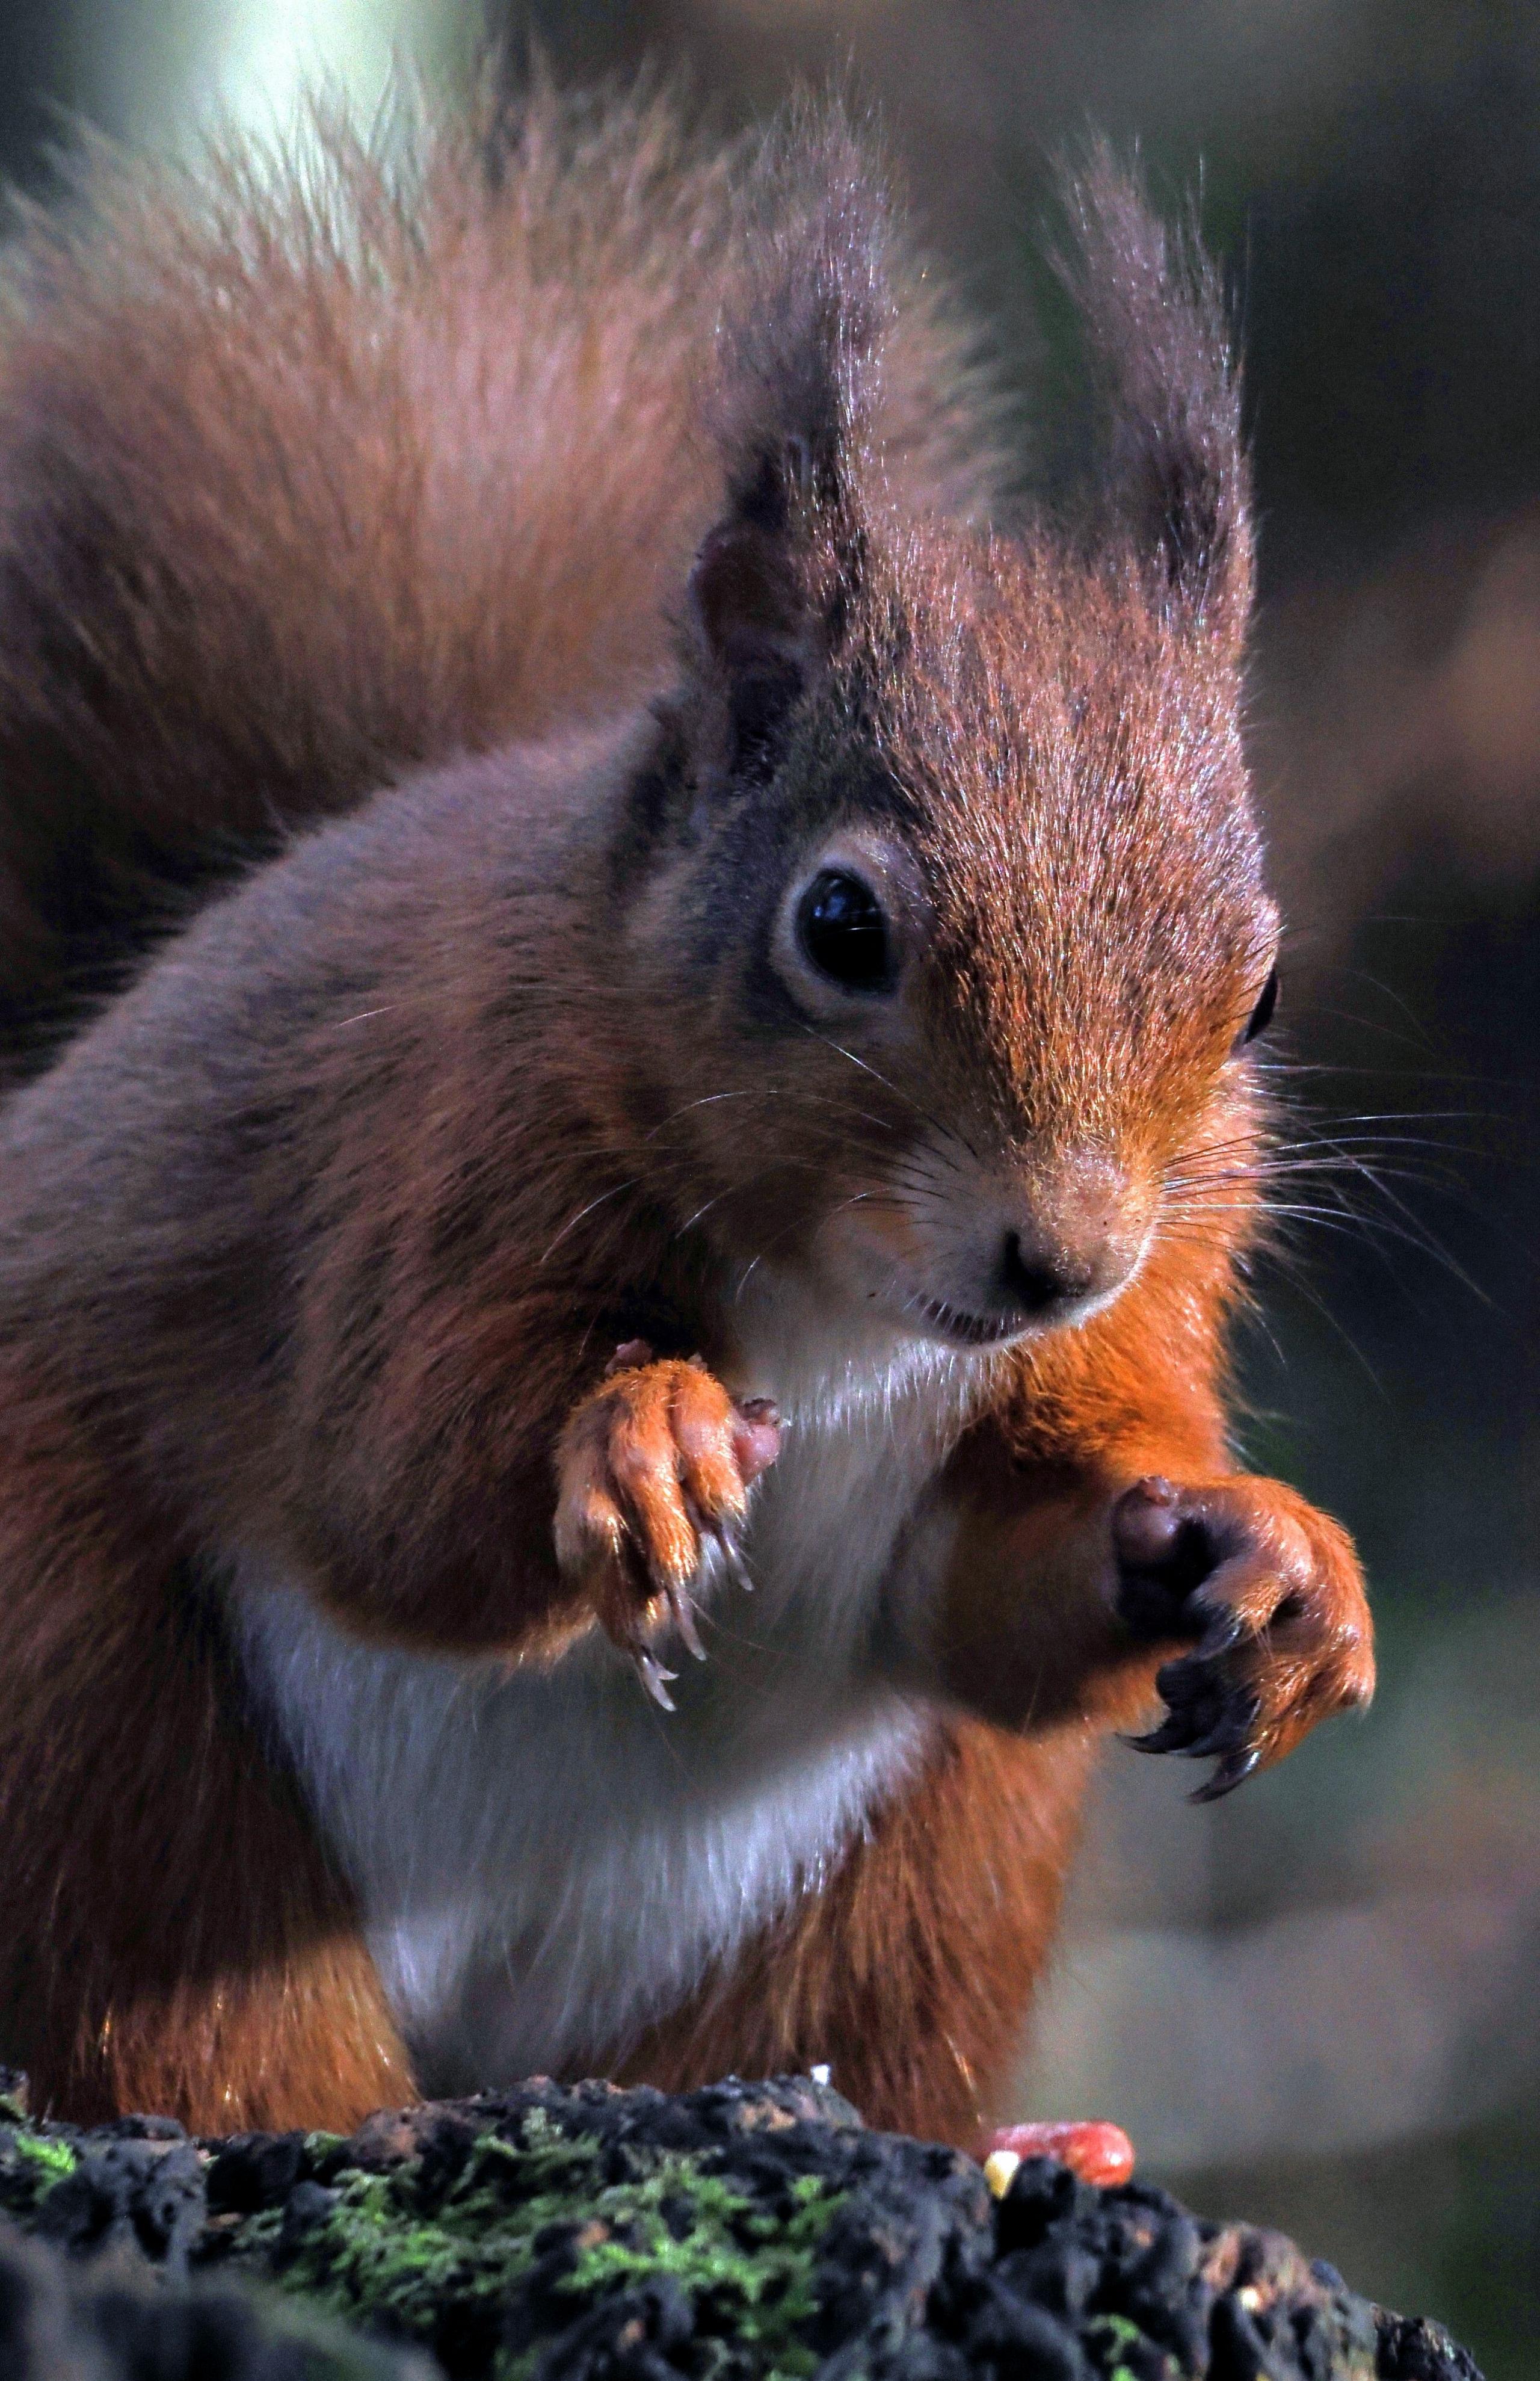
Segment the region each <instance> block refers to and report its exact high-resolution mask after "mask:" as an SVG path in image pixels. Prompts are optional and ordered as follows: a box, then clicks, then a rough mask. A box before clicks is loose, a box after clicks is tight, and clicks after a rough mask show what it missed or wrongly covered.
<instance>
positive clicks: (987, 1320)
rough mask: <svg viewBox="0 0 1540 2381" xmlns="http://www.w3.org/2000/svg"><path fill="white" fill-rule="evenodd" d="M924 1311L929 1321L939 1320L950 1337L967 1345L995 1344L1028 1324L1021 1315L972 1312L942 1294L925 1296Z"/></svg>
mask: <svg viewBox="0 0 1540 2381" xmlns="http://www.w3.org/2000/svg"><path fill="white" fill-rule="evenodd" d="M920 1312H921V1313H922V1314H923V1315H924V1316H925V1318H926V1320H927V1322H928V1323H933V1324H935V1325H936V1327H937V1329H938V1330H940V1331H944V1332H945V1333H946V1336H947V1337H948V1338H949V1339H955V1340H959V1341H960V1342H961V1343H962V1345H963V1346H964V1348H989V1347H993V1346H994V1345H995V1344H996V1343H997V1342H998V1341H1000V1340H1002V1339H1014V1338H1017V1337H1019V1336H1020V1334H1021V1331H1022V1329H1023V1327H1024V1326H1023V1318H1022V1317H1021V1316H1019V1315H1006V1314H969V1313H965V1312H964V1309H963V1308H962V1307H960V1306H949V1305H948V1304H947V1302H946V1300H944V1299H940V1298H927V1299H925V1300H922V1301H921V1305H920Z"/></svg>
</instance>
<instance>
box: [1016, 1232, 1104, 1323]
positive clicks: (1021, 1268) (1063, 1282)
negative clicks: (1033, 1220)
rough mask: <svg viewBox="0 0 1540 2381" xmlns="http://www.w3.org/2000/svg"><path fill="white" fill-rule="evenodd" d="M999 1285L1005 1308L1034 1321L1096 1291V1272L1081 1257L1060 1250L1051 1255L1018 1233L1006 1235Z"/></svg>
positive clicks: (1071, 1304)
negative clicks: (1016, 1311)
mask: <svg viewBox="0 0 1540 2381" xmlns="http://www.w3.org/2000/svg"><path fill="white" fill-rule="evenodd" d="M1096 1286H1097V1284H1096V1271H1095V1268H1094V1267H1093V1266H1092V1265H1091V1264H1088V1263H1087V1262H1086V1261H1085V1258H1083V1257H1072V1256H1070V1255H1069V1254H1068V1253H1067V1252H1064V1251H1062V1250H1059V1251H1055V1252H1052V1253H1051V1254H1050V1253H1049V1252H1048V1251H1047V1250H1046V1249H1044V1248H1041V1247H1037V1246H1034V1245H1032V1244H1031V1243H1030V1242H1028V1241H1027V1240H1025V1239H1024V1238H1023V1236H1022V1234H1021V1233H1020V1232H1007V1233H1006V1235H1005V1244H1004V1247H1003V1248H1002V1250H1001V1252H1000V1288H1001V1290H1002V1292H1003V1293H1004V1297H1005V1300H1006V1303H1007V1304H1008V1305H1011V1306H1013V1307H1016V1308H1017V1309H1018V1310H1019V1311H1020V1312H1021V1313H1023V1314H1025V1315H1030V1316H1031V1317H1032V1318H1033V1319H1034V1321H1036V1320H1037V1319H1038V1318H1039V1317H1040V1316H1042V1315H1045V1314H1049V1313H1052V1311H1053V1310H1054V1309H1055V1308H1056V1307H1068V1306H1073V1305H1074V1304H1075V1303H1076V1301H1077V1300H1080V1299H1082V1298H1085V1297H1087V1296H1088V1295H1089V1293H1090V1292H1091V1291H1092V1290H1093V1289H1094V1288H1096Z"/></svg>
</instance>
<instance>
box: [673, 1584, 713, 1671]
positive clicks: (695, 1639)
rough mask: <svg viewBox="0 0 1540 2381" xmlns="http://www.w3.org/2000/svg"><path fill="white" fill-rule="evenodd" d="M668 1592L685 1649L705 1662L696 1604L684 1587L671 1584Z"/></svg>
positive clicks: (674, 1619)
mask: <svg viewBox="0 0 1540 2381" xmlns="http://www.w3.org/2000/svg"><path fill="white" fill-rule="evenodd" d="M667 1593H668V1607H669V1611H670V1612H671V1614H672V1615H673V1625H674V1627H675V1628H676V1629H677V1630H678V1631H679V1634H680V1636H681V1638H682V1639H683V1640H684V1644H685V1652H686V1654H691V1655H693V1657H694V1658H695V1660H696V1661H697V1662H704V1661H705V1659H706V1648H705V1646H704V1645H703V1644H702V1643H701V1642H700V1629H699V1626H698V1624H697V1620H696V1617H695V1606H694V1605H693V1604H692V1603H691V1602H690V1598H689V1594H688V1592H687V1591H686V1590H685V1589H684V1588H682V1587H674V1586H671V1587H670V1588H669V1589H668V1591H667Z"/></svg>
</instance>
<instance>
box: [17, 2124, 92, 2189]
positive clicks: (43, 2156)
mask: <svg viewBox="0 0 1540 2381" xmlns="http://www.w3.org/2000/svg"><path fill="white" fill-rule="evenodd" d="M15 2147H16V2150H17V2154H18V2156H21V2157H24V2158H30V2160H31V2161H32V2164H33V2165H34V2166H39V2167H42V2168H43V2169H44V2172H45V2174H46V2176H47V2179H48V2180H49V2181H50V2182H60V2181H62V2180H63V2179H64V2177H65V2176H66V2175H67V2174H73V2173H74V2171H75V2169H76V2167H78V2166H79V2158H78V2157H77V2155H76V2154H75V2152H74V2151H73V2150H72V2149H71V2148H70V2146H69V2143H67V2142H51V2141H46V2140H44V2138H43V2137H42V2134H41V2133H29V2132H20V2133H18V2134H17V2136H16V2143H15Z"/></svg>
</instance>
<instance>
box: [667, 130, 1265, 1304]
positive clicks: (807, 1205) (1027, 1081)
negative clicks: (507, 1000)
mask: <svg viewBox="0 0 1540 2381" xmlns="http://www.w3.org/2000/svg"><path fill="white" fill-rule="evenodd" d="M822 189H823V191H824V194H825V195H824V199H823V201H822V205H821V211H819V212H818V213H816V214H814V215H813V216H812V217H811V218H810V219H808V220H805V221H803V222H801V223H799V224H794V225H793V226H791V227H790V228H786V227H784V226H783V227H782V230H781V231H780V233H779V234H778V235H777V236H776V237H775V238H773V239H770V240H768V241H767V250H768V253H767V255H766V257H765V258H764V259H763V260H761V264H762V270H761V272H760V274H759V276H758V280H757V282H756V283H755V286H754V287H752V289H751V291H750V295H749V298H748V299H747V300H746V305H745V308H744V311H743V313H742V316H741V318H740V319H739V321H738V322H737V323H736V324H734V325H732V326H730V327H729V329H728V330H727V331H726V332H725V333H724V335H723V342H722V346H723V370H722V380H723V388H724V391H725V394H724V395H723V396H722V397H721V399H720V410H719V423H718V434H719V437H720V439H721V446H722V450H723V454H724V458H725V464H726V474H725V477H726V488H727V497H726V503H725V507H724V508H723V510H722V513H721V518H720V519H718V520H717V522H716V523H715V525H714V526H713V527H712V528H711V530H710V531H709V534H708V535H707V537H706V539H705V541H704V543H703V545H702V547H701V549H700V551H699V554H698V556H697V560H696V564H695V568H694V572H693V575H692V578H691V581H690V586H689V592H688V604H687V622H686V629H685V647H686V650H685V689H684V690H683V692H682V694H681V695H680V696H678V697H677V698H675V699H674V701H673V702H672V703H671V704H670V705H669V706H666V707H665V714H664V715H665V720H666V722H667V723H668V725H667V731H666V732H667V734H668V735H669V736H671V737H672V738H673V763H672V765H671V767H669V768H665V769H663V770H661V772H660V773H659V775H658V777H657V779H656V781H653V782H649V785H648V786H647V787H645V788H642V789H641V790H640V791H638V792H637V795H636V797H635V806H634V815H633V818H632V821H631V834H630V841H629V846H628V850H627V856H626V861H625V868H624V873H625V875H626V879H627V883H628V886H629V889H630V901H629V914H630V933H629V941H630V947H631V950H632V952H633V954H634V955H635V956H636V958H637V963H638V965H639V966H640V967H641V968H642V970H643V972H644V974H645V975H646V976H647V982H646V987H645V998H644V1000H643V1001H642V1003H641V1004H640V1009H639V1013H642V1014H645V1015H646V1016H647V1018H648V1020H649V1057H648V1062H647V1063H648V1068H649V1075H650V1079H651V1083H652V1091H651V1094H650V1096H651V1100H652V1105H651V1108H650V1109H649V1117H650V1119H651V1120H650V1122H649V1127H648V1138H649V1150H650V1153H651V1154H652V1156H653V1158H654V1159H655V1160H656V1162H657V1165H658V1166H659V1167H660V1168H661V1176H663V1175H668V1174H669V1173H670V1169H672V1184H671V1190H670V1197H671V1203H677V1204H680V1205H681V1206H682V1210H683V1212H682V1214H681V1222H683V1221H684V1220H685V1216H686V1215H687V1216H688V1217H689V1219H690V1223H691V1227H692V1228H696V1229H698V1230H699V1231H700V1232H702V1233H703V1234H704V1235H706V1236H707V1238H708V1239H709V1242H710V1243H711V1245H712V1247H713V1248H714V1250H715V1252H717V1254H718V1256H719V1257H725V1259H726V1260H727V1262H728V1264H729V1265H730V1266H731V1267H732V1268H733V1269H734V1273H735V1278H736V1280H737V1281H738V1282H739V1283H740V1284H741V1283H745V1282H746V1281H747V1280H748V1278H749V1277H750V1276H752V1275H753V1273H754V1272H755V1271H756V1270H757V1269H764V1270H765V1271H768V1272H769V1273H770V1274H772V1275H777V1276H779V1275H783V1274H785V1273H787V1272H788V1271H790V1272H793V1273H798V1274H801V1275H802V1276H804V1277H805V1278H808V1279H810V1280H811V1281H812V1282H813V1283H814V1284H815V1285H816V1288H817V1295H818V1296H819V1299H820V1300H825V1301H827V1305H828V1311H829V1312H830V1313H831V1315H838V1314H843V1315H845V1316H847V1317H848V1318H850V1319H851V1320H854V1319H855V1317H856V1316H858V1315H859V1316H861V1317H863V1318H864V1319H865V1320H866V1321H867V1323H868V1324H872V1323H878V1324H879V1325H881V1326H883V1327H886V1328H887V1329H889V1330H890V1331H891V1334H892V1336H893V1337H895V1339H896V1338H899V1337H907V1338H909V1339H913V1340H919V1341H926V1340H928V1341H930V1342H932V1343H939V1344H940V1345H941V1346H944V1347H950V1348H952V1349H964V1348H979V1347H987V1346H990V1345H996V1344H1000V1343H1003V1342H1005V1341H1008V1340H1010V1339H1013V1338H1015V1337H1022V1336H1024V1335H1026V1334H1031V1333H1037V1332H1041V1331H1043V1330H1045V1329H1049V1328H1054V1327H1061V1326H1064V1325H1073V1324H1075V1323H1077V1322H1080V1321H1083V1320H1084V1319H1085V1317H1086V1316H1088V1315H1089V1314H1090V1313H1093V1312H1095V1311H1096V1310H1097V1308H1098V1307H1100V1306H1102V1305H1104V1304H1105V1303H1107V1302H1108V1301H1109V1300H1111V1299H1112V1298H1114V1297H1115V1296H1116V1295H1117V1293H1118V1292H1119V1290H1120V1289H1121V1288H1123V1287H1124V1285H1125V1284H1126V1283H1127V1282H1128V1281H1129V1280H1130V1279H1131V1278H1132V1276H1133V1275H1134V1273H1135V1271H1136V1270H1137V1269H1138V1267H1139V1266H1140V1264H1141V1263H1142V1262H1143V1261H1144V1259H1145V1257H1146V1252H1148V1251H1149V1250H1150V1248H1151V1247H1152V1246H1153V1245H1154V1243H1155V1241H1156V1240H1157V1239H1158V1236H1159V1235H1160V1234H1161V1232H1162V1229H1163V1228H1164V1227H1165V1226H1166V1223H1167V1220H1168V1219H1169V1218H1170V1217H1171V1216H1172V1215H1174V1211H1175V1209H1176V1208H1177V1207H1178V1206H1181V1207H1182V1208H1183V1209H1184V1210H1185V1211H1186V1213H1187V1215H1188V1217H1189V1222H1188V1224H1187V1225H1186V1227H1185V1228H1187V1229H1188V1230H1189V1231H1190V1230H1191V1228H1192V1227H1191V1222H1190V1217H1191V1215H1192V1213H1193V1212H1194V1211H1193V1205H1192V1202H1191V1201H1190V1200H1189V1199H1184V1198H1183V1196H1182V1193H1183V1191H1184V1190H1190V1189H1191V1185H1192V1181H1193V1178H1194V1173H1198V1174H1202V1173H1204V1171H1205V1168H1206V1166H1207V1179H1208V1181H1209V1185H1210V1189H1209V1195H1208V1197H1207V1200H1205V1201H1202V1202H1200V1203H1199V1204H1200V1207H1201V1208H1204V1209H1207V1211H1208V1212H1209V1213H1210V1214H1212V1215H1214V1218H1215V1228H1216V1231H1217V1232H1218V1233H1219V1237H1220V1238H1223V1237H1224V1233H1223V1230H1222V1223H1223V1218H1222V1216H1221V1215H1219V1210H1223V1209H1225V1208H1226V1207H1228V1206H1229V1205H1230V1204H1231V1203H1230V1202H1229V1201H1228V1200H1226V1199H1225V1198H1224V1197H1222V1196H1220V1195H1219V1194H1218V1193H1216V1192H1215V1191H1213V1188H1212V1185H1213V1181H1214V1179H1215V1178H1216V1176H1215V1172H1214V1169H1215V1166H1216V1165H1218V1166H1219V1178H1222V1177H1223V1174H1224V1171H1225V1168H1224V1166H1223V1162H1222V1160H1223V1152H1224V1150H1225V1149H1226V1148H1228V1147H1230V1146H1231V1145H1236V1146H1238V1147H1241V1148H1242V1149H1243V1146H1244V1142H1245V1138H1246V1136H1247V1134H1248V1132H1249V1131H1250V1129H1251V1127H1252V1118H1253V1115H1254V1111H1255V1091H1254V1087H1253V1085H1252V1083H1251V1081H1250V1069H1249V1068H1248V1063H1247V1049H1248V1044H1249V1042H1250V1040H1252V1039H1254V1038H1255V1034H1256V1032H1259V1031H1260V1030H1261V1028H1262V1027H1263V1026H1264V1025H1265V1024H1266V1022H1267V1016H1268V1015H1269V1014H1270V1009H1271V1004H1272V1001H1273V999H1274V997H1275V992H1276V977H1275V975H1274V968H1275V958H1276V944H1277V934H1278V919H1277V913H1276V911H1275V910H1274V908H1273V906H1272V904H1271V902H1270V901H1269V900H1268V898H1267V894H1266V892H1265V890H1264V887H1263V883H1262V874H1261V864H1260V852H1259V847H1258V840H1257V836H1256V831H1255V824H1254V823H1253V819H1252V816H1251V812H1250V808H1249V804H1248V799H1247V788H1246V775H1245V765H1244V761H1243V751H1242V743H1241V734H1240V716H1239V713H1240V692H1241V670H1242V658H1243V638H1244V630H1245V624H1246V617H1247V612H1248V606H1249V601H1250V574H1251V539H1250V530H1249V521H1248V509H1247V474H1246V467H1245V460H1244V455H1243V446H1242V441H1241V435H1240V427H1239V418H1238V398H1237V393H1236V388H1235V384H1234V377H1233V373H1232V370H1231V358H1230V352H1229V347H1228V341H1227V336H1226V329H1225V324H1224V318H1223V311H1222V308H1221V306H1220V303H1219V296H1218V292H1217V289H1216V286H1215V282H1214V278H1213V275H1212V273H1211V271H1210V269H1209V268H1208V267H1207V264H1206V263H1204V262H1203V261H1202V259H1201V257H1200V256H1199V255H1198V254H1197V252H1196V251H1195V250H1194V249H1193V248H1192V247H1191V246H1190V245H1189V244H1187V243H1185V242H1183V241H1181V240H1179V239H1177V238H1174V237H1173V236H1172V235H1171V234H1170V232H1169V231H1168V229H1167V228H1166V227H1164V226H1162V225H1161V224H1160V223H1159V222H1158V220H1157V219H1156V218H1155V217H1154V216H1153V215H1152V214H1150V213H1149V211H1148V209H1147V208H1146V204H1145V202H1144V201H1143V199H1142V197H1141V195H1140V193H1139V191H1138V189H1137V188H1136V187H1135V186H1134V184H1133V183H1131V182H1130V181H1129V180H1127V179H1125V178H1123V177H1122V176H1120V175H1119V173H1118V172H1117V171H1116V170H1115V169H1114V168H1113V166H1112V165H1111V164H1110V161H1109V160H1108V159H1106V158H1105V157H1098V158H1097V160H1096V162H1095V164H1094V165H1093V166H1092V168H1091V170H1090V172H1089V173H1088V175H1087V177H1085V180H1084V181H1082V182H1080V183H1079V184H1077V185H1075V186H1074V187H1073V192H1072V196H1073V205H1074V209H1075V212H1076V214H1077V215H1078V218H1079V224H1078V229H1079V238H1078V241H1077V261H1076V263H1075V265H1074V267H1073V280H1074V285H1075V287H1076V290H1077V293H1078V296H1079V299H1080V301H1081V304H1082V307H1083V310H1084V314H1085V322H1086V325H1087V332H1088V339H1089V345H1090V349H1091V352H1092V354H1093V355H1094V357H1095V359H1096V360H1097V364H1098V366H1099V368H1100V374H1101V381H1102V385H1103V391H1104V396H1105V412H1106V433H1105V436H1104V439H1103V443H1102V447H1101V452H1100V458H1099V465H1098V475H1097V494H1096V502H1095V505H1094V507H1093V513H1094V518H1093V519H1092V520H1091V522H1090V523H1089V525H1085V524H1082V525H1081V526H1079V527H1078V528H1076V529H1075V530H1073V531H1071V530H1069V529H1066V528H1064V527H1061V526H1054V525H1052V524H1049V523H1047V522H1043V523H1039V524H1038V525H1037V526H1035V527H1033V528H1031V529H1030V530H1028V531H1025V532H1024V533H1022V534H1020V535H1007V534H1004V533H999V532H987V531H971V530H965V529H961V528H959V527H956V526H954V525H951V524H948V523H947V522H945V521H944V520H942V519H938V518H935V517H933V516H932V515H931V514H930V513H929V512H928V509H927V508H926V507H925V506H924V504H923V503H920V502H916V500H915V498H914V496H913V495H912V494H909V495H906V494H905V493H904V482H905V478H906V466H905V458H904V457H903V454H902V453H901V452H896V451H895V449H894V446H893V445H892V444H891V441H890V440H889V439H888V438H887V437H886V436H885V431H884V415H885V406H886V405H887V404H888V392H887V391H886V390H885V388H884V380H883V365H884V355H885V350H886V349H887V347H888V344H889V341H890V337H891V324H892V321H893V318H894V313H895V307H894V302H893V300H892V299H891V295H890V293H889V289H888V286H887V275H886V273H885V269H884V246H885V241H886V238H887V234H886V228H885V225H884V220H883V215H882V211H881V208H880V206H879V204H878V203H877V202H876V201H874V200H873V199H872V197H871V194H870V191H869V189H868V187H867V182H866V179H865V177H864V174H863V172H862V170H861V168H860V165H859V161H858V160H856V159H855V158H854V156H853V155H852V154H851V153H844V154H843V155H842V156H840V157H837V158H835V159H834V160H833V161H829V160H827V159H826V161H825V164H824V170H823V175H822ZM1239 1170H1240V1171H1242V1172H1243V1170H1244V1169H1243V1167H1242V1168H1241V1169H1239ZM661 1176H660V1178H661ZM685 1201H687V1202H688V1206H687V1207H685V1206H684V1205H683V1203H684V1202H685ZM1240 1203H1241V1202H1240V1200H1239V1199H1237V1200H1236V1201H1235V1202H1234V1204H1236V1205H1237V1206H1238V1205H1239V1204H1240ZM1231 1237H1233V1234H1232V1233H1231ZM762 1277H763V1276H762V1275H761V1278H762Z"/></svg>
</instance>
